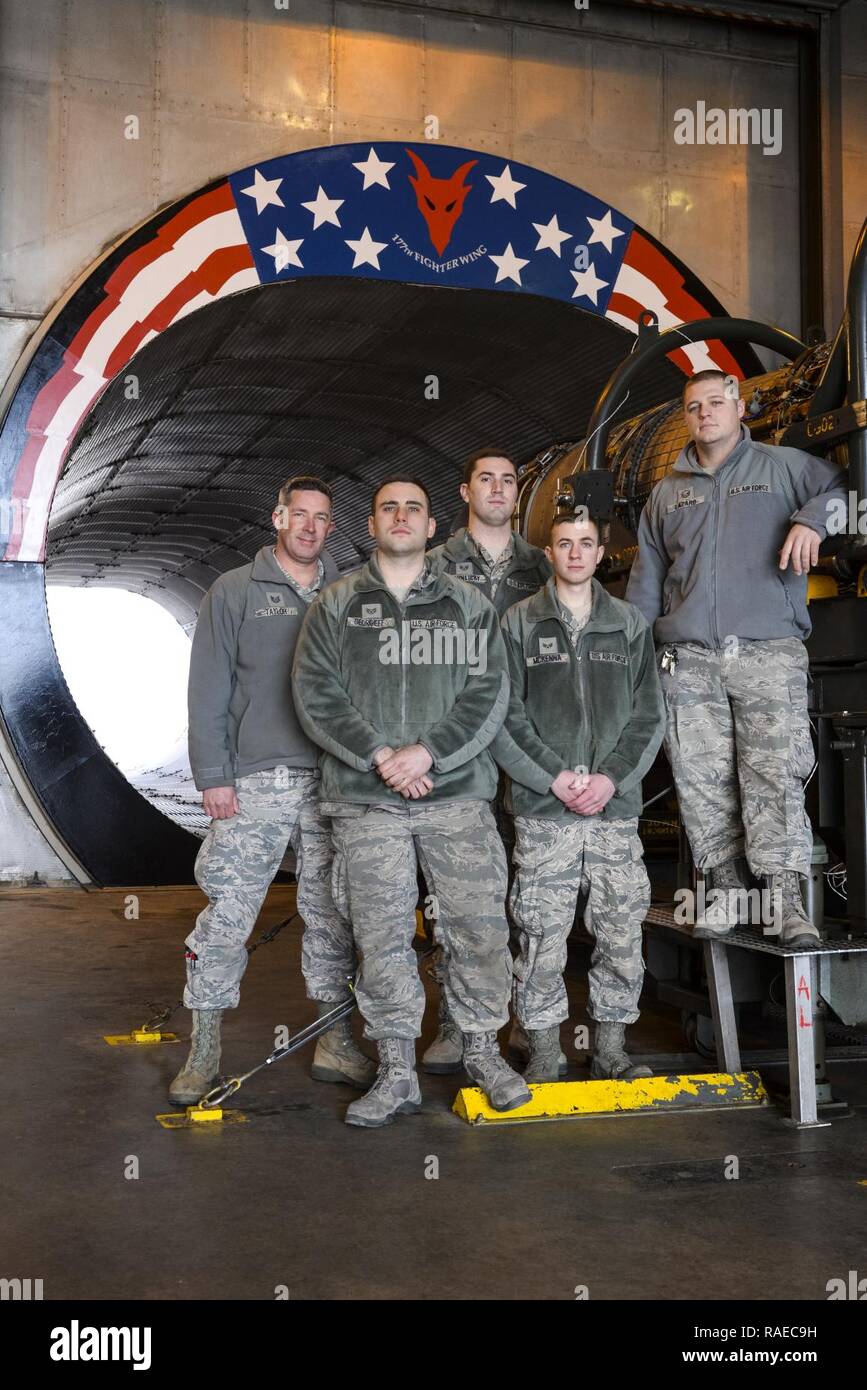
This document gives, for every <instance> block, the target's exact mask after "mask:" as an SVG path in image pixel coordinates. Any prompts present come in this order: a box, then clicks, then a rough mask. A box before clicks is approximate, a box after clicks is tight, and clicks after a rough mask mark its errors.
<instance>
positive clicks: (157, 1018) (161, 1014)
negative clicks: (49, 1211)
mask: <svg viewBox="0 0 867 1390" xmlns="http://www.w3.org/2000/svg"><path fill="white" fill-rule="evenodd" d="M300 920H301V915H300V913H298V912H293V913H292V915H291V917H285V918H284V919H283V921H282V922H278V923H277V925H276V926H274V927H271V928H270V930H269V931H264V932H263V933H262V935H261V936H260V937H259V940H258V941H254V942H253V945H252V946H248V947H247V955H248V956H252V954H253V952H254V951H258V949H259V947H260V946H267V945H268V942H269V941H273V940H274V938H275V936H278V935H279V933H280V932H281V931H282V930H283V928H284V927H288V926H289V924H290V922H295V921H299V922H300ZM145 1004H146V1005H147V1007H148V1008H149V1009H154V1010H155V1013H154V1015H153V1017H152V1018H149V1019H148V1021H147V1023H145V1024H143V1025H142V1028H141V1032H142V1033H156V1032H159V1030H160V1029H161V1028H162V1026H163V1024H164V1023H168V1021H169V1019H170V1018H171V1017H172V1014H176V1013H177V1011H178V1009H181V1008H183V1004H184V1001H183V999H178V1000H177V1002H176V1003H174V1004H168V1005H167V1006H166V1007H165V1008H164V1009H161V1008H160V1006H159V1004H154V1003H152V1002H151V1000H150V999H146V1000H145Z"/></svg>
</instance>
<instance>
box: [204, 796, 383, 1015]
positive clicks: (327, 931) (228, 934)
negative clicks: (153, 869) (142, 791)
mask: <svg viewBox="0 0 867 1390" xmlns="http://www.w3.org/2000/svg"><path fill="white" fill-rule="evenodd" d="M318 788H319V773H318V772H315V771H311V772H295V771H294V770H290V771H289V776H288V785H285V786H284V785H281V784H280V783H279V781H278V779H277V778H276V777H275V770H274V769H269V770H267V771H264V772H253V773H250V774H249V775H248V776H246V777H239V778H238V780H237V785H236V788H235V790H236V792H237V796H238V801H239V803H240V806H241V809H240V811H239V812H238V814H237V815H234V816H230V817H229V818H228V819H227V820H213V821H211V826H210V829H209V830H208V833H207V835H206V836H205V839H204V841H203V843H202V847H201V849H200V850H199V853H198V856H197V858H196V870H195V872H196V882H197V883H198V885H199V887H200V888H201V889H202V892H203V893H206V894H207V896H208V899H209V902H208V906H207V907H206V908H205V909H204V911H202V912H200V913H199V915H198V917H197V919H196V925H195V927H194V928H193V930H192V932H191V933H190V935H189V936H188V937H187V940H186V945H187V948H188V952H189V954H188V956H187V987H186V989H185V991H184V1003H185V1004H186V1006H187V1008H188V1009H234V1008H237V1005H238V998H239V993H240V983H241V977H242V975H243V974H244V971H245V970H246V968H247V960H248V955H247V950H246V942H247V938H248V937H249V935H250V933H251V932H252V930H253V927H254V926H255V924H256V918H257V917H258V916H259V911H260V908H261V906H262V903H263V902H264V901H265V895H266V893H267V892H268V889H269V887H270V886H271V882H272V880H273V878H274V875H275V874H276V873H277V870H278V869H279V867H280V863H281V861H282V859H283V856H284V854H285V853H286V849H287V847H288V845H289V844H290V843H291V845H292V848H293V849H294V851H295V862H296V868H295V873H296V877H297V879H298V898H297V905H298V912H299V913H300V915H301V917H302V918H303V920H304V935H303V938H302V945H301V968H302V971H303V973H304V982H305V985H306V988H307V995H308V997H309V998H311V999H323V1000H337V999H342V998H344V997H345V995H346V993H347V988H346V977H347V976H348V975H353V974H354V973H355V948H354V945H353V941H352V927H351V925H350V923H349V922H348V921H347V920H346V918H344V917H342V916H341V915H340V913H339V912H338V911H337V910H336V908H335V906H334V903H333V901H332V898H331V860H332V849H331V827H330V826H329V824H328V821H327V820H326V819H325V818H324V817H323V816H322V814H321V812H320V810H319V803H318V800H317V791H318ZM191 957H192V958H191Z"/></svg>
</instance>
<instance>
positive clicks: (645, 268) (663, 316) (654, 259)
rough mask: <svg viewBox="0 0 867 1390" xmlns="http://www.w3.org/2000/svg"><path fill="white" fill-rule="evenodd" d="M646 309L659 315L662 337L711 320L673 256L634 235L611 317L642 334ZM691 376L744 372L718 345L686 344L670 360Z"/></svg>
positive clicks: (712, 342)
mask: <svg viewBox="0 0 867 1390" xmlns="http://www.w3.org/2000/svg"><path fill="white" fill-rule="evenodd" d="M645 309H652V310H653V312H654V313H655V314H656V317H657V322H658V324H659V331H660V333H664V332H665V331H666V330H667V329H669V328H676V327H677V326H678V324H681V323H691V322H692V321H693V320H694V319H706V318H710V315H709V314H708V311H707V309H705V308H703V306H702V305H701V304H700V303H699V302H698V300H697V299H694V298H693V297H692V295H691V294H688V293H687V291H686V290H685V289H684V284H683V276H682V275H681V274H680V272H679V271H678V270H677V268H676V267H675V266H673V265H672V264H671V262H670V261H669V260H668V258H667V256H665V255H664V254H663V253H662V252H661V251H659V250H658V249H657V247H655V246H654V245H653V244H652V243H651V242H649V241H648V240H647V238H646V237H643V236H642V235H641V233H640V232H639V231H633V233H632V236H631V237H630V238H629V245H628V246H627V248H626V254H625V256H624V257H623V263H622V265H621V267H620V270H619V272H618V275H617V279H616V280H615V282H614V289H613V290H612V291H611V298H610V300H609V301H608V308H607V310H606V311H605V317H606V318H607V319H612V320H613V321H614V322H615V323H619V324H621V325H622V327H624V328H628V329H629V331H630V333H637V332H638V318H639V315H640V314H641V313H642V311H643V310H645ZM668 356H669V358H670V359H671V361H672V362H675V363H676V364H677V365H678V367H680V369H681V371H683V372H685V373H686V375H687V376H691V375H692V373H693V372H700V371H703V370H704V369H705V368H708V367H713V368H716V369H717V371H723V372H728V373H731V374H732V376H736V377H738V379H740V378H741V377H743V372H742V370H741V368H740V367H739V366H738V364H737V362H736V361H735V359H734V357H732V355H731V353H730V352H729V351H728V349H727V348H726V347H725V346H724V344H723V343H721V342H720V341H719V340H718V339H711V340H710V341H709V342H706V343H686V342H685V343H684V345H683V347H682V348H678V349H677V350H676V351H674V352H670V353H669V354H668Z"/></svg>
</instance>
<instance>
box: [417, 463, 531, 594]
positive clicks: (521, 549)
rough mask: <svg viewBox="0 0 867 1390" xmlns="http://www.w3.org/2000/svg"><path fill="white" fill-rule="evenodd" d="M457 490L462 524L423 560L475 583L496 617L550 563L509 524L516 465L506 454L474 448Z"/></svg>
mask: <svg viewBox="0 0 867 1390" xmlns="http://www.w3.org/2000/svg"><path fill="white" fill-rule="evenodd" d="M460 492H461V497H462V498H463V500H464V502H465V503H466V504H467V510H468V518H467V525H466V526H462V527H461V528H460V529H459V530H458V531H455V533H454V535H453V536H450V537H449V539H448V540H447V541H446V542H445V544H444V545H438V546H435V547H434V549H433V550H432V551H431V552H430V555H429V556H428V560H429V562H430V564H432V565H437V566H441V567H442V568H443V569H444V570H445V572H446V573H447V574H453V575H455V576H456V577H457V578H458V579H463V580H464V581H465V582H466V583H467V584H472V585H474V586H475V587H476V588H478V589H479V592H480V593H483V594H484V596H485V598H487V599H490V601H491V603H492V604H493V605H494V607H495V608H496V610H497V613H498V614H499V615H500V617H502V615H503V614H504V613H505V611H506V609H507V608H509V607H511V605H512V604H513V603H517V602H518V601H519V599H522V598H527V597H528V595H530V594H534V593H535V592H536V590H537V589H539V588H540V587H541V585H543V584H544V583H545V581H546V580H547V579H548V577H549V576H550V574H551V566H550V565H549V564H548V561H547V560H546V558H545V555H544V553H543V552H542V551H541V550H539V549H538V547H537V546H535V545H530V544H529V542H528V541H525V540H524V538H523V536H520V535H519V534H518V532H517V531H514V530H513V529H512V518H513V516H514V514H515V507H516V505H517V501H518V470H517V469H516V467H515V465H514V463H513V462H512V460H511V459H510V458H509V457H508V455H507V454H504V453H502V452H501V451H499V450H497V449H496V448H493V447H491V448H486V449H477V450H476V452H475V453H474V454H471V455H470V457H469V459H468V460H467V462H466V464H465V466H464V480H463V482H462V483H461V488H460Z"/></svg>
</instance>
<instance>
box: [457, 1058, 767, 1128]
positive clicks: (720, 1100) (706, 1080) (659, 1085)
mask: <svg viewBox="0 0 867 1390" xmlns="http://www.w3.org/2000/svg"><path fill="white" fill-rule="evenodd" d="M530 1091H531V1096H532V1098H531V1099H530V1100H529V1101H528V1102H527V1104H526V1105H522V1106H520V1107H519V1108H518V1109H517V1110H506V1111H501V1110H494V1109H492V1107H491V1106H490V1105H489V1104H488V1102H487V1099H486V1097H485V1095H484V1094H483V1092H482V1091H481V1090H479V1088H478V1087H477V1086H465V1087H464V1088H463V1089H462V1090H460V1091H459V1092H458V1094H457V1096H456V1098H455V1103H454V1105H453V1106H452V1109H453V1110H454V1112H455V1114H456V1115H459V1116H460V1118H461V1119H462V1120H466V1121H467V1123H468V1124H471V1125H478V1124H489V1123H494V1124H496V1123H500V1124H502V1123H504V1122H506V1123H513V1122H514V1121H516V1120H556V1119H565V1118H567V1117H569V1116H576V1117H580V1116H591V1115H599V1116H602V1115H615V1114H627V1113H630V1112H633V1113H635V1112H640V1113H645V1114H647V1113H651V1112H654V1111H658V1112H662V1111H665V1110H669V1109H671V1110H700V1109H704V1108H716V1106H718V1105H751V1106H752V1105H767V1104H768V1103H769V1102H768V1096H767V1092H766V1091H765V1088H764V1086H763V1085H762V1080H761V1077H760V1076H759V1074H758V1072H754V1071H753V1072H738V1073H737V1074H734V1075H732V1074H730V1073H729V1072H701V1073H697V1074H695V1075H686V1076H649V1077H636V1078H635V1080H634V1081H551V1082H545V1083H540V1084H538V1085H535V1086H531V1087H530Z"/></svg>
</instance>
